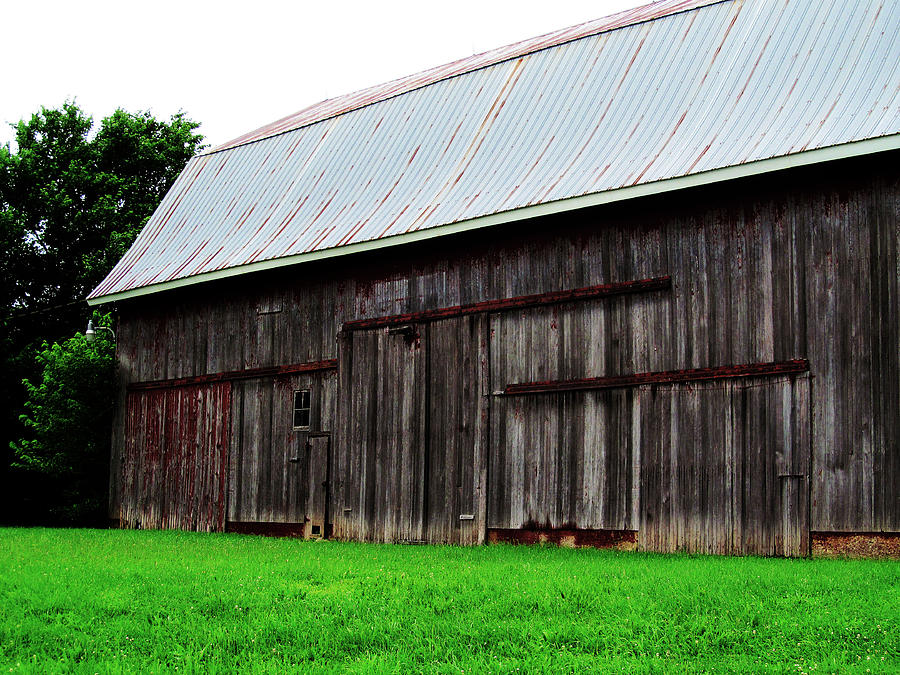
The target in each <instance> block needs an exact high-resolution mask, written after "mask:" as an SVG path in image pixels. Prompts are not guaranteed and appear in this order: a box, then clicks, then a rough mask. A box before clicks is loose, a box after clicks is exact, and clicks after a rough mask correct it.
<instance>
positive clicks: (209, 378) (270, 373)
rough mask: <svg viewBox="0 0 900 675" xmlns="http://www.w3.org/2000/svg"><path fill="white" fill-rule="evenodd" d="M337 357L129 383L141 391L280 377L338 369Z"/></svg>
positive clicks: (129, 387)
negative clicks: (287, 364) (286, 364)
mask: <svg viewBox="0 0 900 675" xmlns="http://www.w3.org/2000/svg"><path fill="white" fill-rule="evenodd" d="M336 369H337V359H326V360H324V361H310V362H307V363H295V364H292V365H289V366H270V367H265V368H245V369H243V370H229V371H226V372H222V373H211V374H209V375H194V376H192V377H179V378H176V379H171V380H151V381H148V382H132V383H130V384H129V385H128V391H141V390H147V389H170V388H172V387H184V386H188V385H193V384H209V383H212V382H233V381H234V380H250V379H253V378H257V377H278V376H284V375H296V374H297V373H313V372H317V371H322V370H336Z"/></svg>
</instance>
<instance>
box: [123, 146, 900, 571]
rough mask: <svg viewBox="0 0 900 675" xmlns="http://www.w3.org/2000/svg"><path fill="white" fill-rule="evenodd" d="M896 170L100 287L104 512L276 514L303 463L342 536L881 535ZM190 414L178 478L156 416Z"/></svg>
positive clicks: (736, 548)
mask: <svg viewBox="0 0 900 675" xmlns="http://www.w3.org/2000/svg"><path fill="white" fill-rule="evenodd" d="M898 160H900V157H898V155H897V153H887V154H885V155H884V156H882V157H878V158H867V159H865V160H848V161H843V162H835V163H831V164H826V165H822V166H819V167H813V168H810V169H797V170H793V171H788V172H783V173H781V174H778V175H776V176H773V177H765V178H757V179H746V180H743V181H738V182H736V183H733V184H730V185H728V186H717V187H715V188H698V189H696V190H692V191H688V192H685V193H683V194H679V195H678V196H677V197H673V196H667V197H665V198H647V199H644V200H640V201H638V202H629V203H628V204H627V206H608V207H599V208H596V209H592V210H588V211H585V212H579V213H577V214H567V215H563V216H554V217H551V218H550V219H548V220H547V221H538V222H535V223H525V224H516V225H512V226H509V227H507V228H502V229H499V230H497V231H494V232H491V233H490V234H489V235H487V236H486V235H485V234H484V233H479V234H478V235H476V236H474V237H473V236H472V235H460V236H458V237H456V238H455V239H454V240H453V241H452V243H447V242H443V243H442V244H441V245H440V246H435V245H429V244H424V245H417V246H409V247H403V248H399V249H397V250H396V251H391V252H390V254H384V253H382V254H378V255H369V256H364V257H362V258H361V259H360V260H357V261H355V262H354V265H353V267H352V268H351V269H349V270H344V269H339V270H336V269H335V268H334V266H332V265H328V264H320V265H310V266H308V267H304V268H298V269H296V270H291V271H290V273H284V272H276V273H271V274H262V275H260V276H259V277H258V278H257V279H255V280H254V283H253V284H252V285H251V286H250V287H248V285H247V284H246V283H245V282H243V281H242V282H240V283H229V282H220V283H219V284H218V285H215V286H213V287H211V288H205V289H203V291H202V292H193V293H185V292H181V293H179V294H177V295H172V296H171V297H169V296H167V295H162V296H160V297H159V298H158V299H154V300H152V301H151V300H142V301H139V302H138V301H136V302H126V303H122V304H121V305H120V307H119V317H120V318H119V344H120V351H119V357H120V362H121V363H122V373H123V375H124V377H125V380H126V382H127V385H126V386H127V389H128V394H127V404H126V405H125V406H123V408H122V415H121V417H120V420H119V426H118V428H117V442H116V447H117V448H125V453H124V454H123V455H122V456H120V457H117V458H116V460H115V461H114V465H113V466H114V471H113V475H114V477H115V479H116V481H118V479H119V477H120V476H121V480H122V481H124V483H121V484H120V483H116V484H114V486H113V489H112V498H113V506H112V513H113V514H114V516H115V517H121V518H122V519H123V523H124V524H130V525H135V526H141V527H165V526H184V527H199V528H205V529H219V530H221V529H233V530H239V531H274V532H284V533H291V532H294V533H298V534H299V533H304V532H306V531H307V530H308V523H307V522H306V521H305V519H306V518H307V517H308V516H310V514H312V511H313V510H314V509H315V507H314V506H312V504H311V500H313V499H314V498H315V493H316V492H317V491H318V490H319V488H320V487H321V483H322V482H325V483H327V489H326V490H325V495H323V497H324V498H325V499H327V502H328V504H327V507H319V511H324V512H327V518H328V520H327V523H328V524H329V528H333V531H332V532H330V534H332V536H335V537H338V538H348V539H364V540H379V541H434V542H453V543H475V542H481V541H484V540H485V538H486V537H487V536H490V535H491V534H493V535H494V536H495V538H496V537H500V538H502V537H503V536H509V535H510V534H511V533H510V531H513V530H525V531H526V532H528V531H535V530H546V531H551V533H550V536H551V537H552V536H553V534H552V531H553V530H562V531H564V536H571V537H573V538H578V539H579V540H581V539H583V540H584V541H587V542H590V541H593V540H597V541H604V540H609V541H618V540H621V539H622V538H624V539H626V540H627V539H629V538H630V537H633V536H635V534H636V541H637V544H638V545H639V546H640V547H642V548H646V549H650V550H664V551H667V550H676V549H677V550H694V551H706V552H714V553H739V552H740V553H746V552H753V553H763V554H803V553H805V552H808V550H809V540H808V537H809V532H810V531H814V532H815V531H820V532H897V531H898V530H900V498H898V491H897V486H898V482H900V475H898V472H900V466H898V465H900V461H898V457H900V450H898V440H897V439H898V438H900V415H898V412H897V411H898V410H900V382H898V380H900V377H898V373H900V350H898V345H900V323H898V320H897V317H898V316H900V314H898V297H900V295H898V293H900V289H898V273H897V269H898V268H897V265H898V262H897V261H898V249H900V170H898V167H900V161H898ZM548 221H549V222H548ZM476 241H477V247H476V246H474V245H473V244H474V243H475V242H476ZM648 279H649V280H655V281H651V282H643V283H630V282H635V281H638V280H648ZM591 287H593V288H591ZM548 289H550V290H548ZM572 289H587V290H582V291H577V292H575V293H565V291H571V290H572ZM551 291H552V292H551ZM560 292H561V293H560ZM607 293H611V294H607ZM540 294H544V295H543V296H541V295H540ZM533 295H538V296H539V297H537V298H534V297H532V298H530V299H529V298H527V297H526V298H525V299H524V300H523V299H522V298H523V296H533ZM516 298H518V300H510V299H516ZM477 303H482V306H480V307H479V306H477ZM472 305H476V306H475V307H472ZM466 307H469V309H467V310H466V309H462V308H466ZM404 314H407V316H402V315H404ZM397 315H401V316H397ZM806 362H808V364H809V365H808V367H807V365H806ZM292 364H300V365H296V366H293V367H291V366H292ZM745 364H746V365H748V366H753V368H745V369H741V368H739V367H737V368H735V367H734V366H741V365H745ZM760 364H763V365H760ZM765 364H780V367H779V366H775V365H765ZM724 366H729V367H731V368H723V367H724ZM754 368H755V369H756V370H754ZM303 369H306V372H298V371H301V370H303ZM688 369H721V370H713V371H712V372H710V373H699V374H697V373H695V374H693V375H692V374H691V373H671V371H684V370H688ZM640 373H649V374H651V375H648V376H646V377H633V376H634V375H635V374H640ZM653 374H656V375H655V376H654V375H653ZM739 375H740V377H739ZM584 378H599V380H597V381H593V382H591V381H587V382H585V381H584ZM615 378H620V380H616V379H615ZM693 378H697V379H693ZM701 378H702V379H701ZM179 379H184V382H183V383H182V382H179ZM204 380H209V381H208V382H204ZM155 381H158V382H155ZM154 382H155V383H154ZM523 383H550V384H544V385H543V386H541V385H537V386H533V387H530V388H529V387H520V389H519V391H521V392H522V393H508V392H510V390H512V392H515V388H514V387H512V386H511V385H516V384H523ZM553 383H557V384H556V385H555V386H554V384H553ZM157 387H158V388H161V389H163V390H164V391H165V393H160V392H159V391H158V390H157ZM229 388H230V396H229V395H228V394H227V393H225V392H227V390H228V389H229ZM300 388H310V389H311V391H312V393H313V396H312V420H311V424H310V432H298V431H294V430H292V429H291V406H292V392H293V391H295V390H297V389H300ZM163 399H165V402H163ZM163 405H168V406H170V408H173V409H174V411H172V410H170V411H169V412H164V411H163V408H162V406H163ZM213 405H215V406H218V409H217V410H212V409H211V408H210V406H213ZM147 406H151V409H152V410H155V411H156V412H155V414H150V415H148V412H147ZM152 406H155V408H153V407H152ZM179 406H180V407H179ZM198 408H199V409H200V410H201V414H200V415H199V417H200V419H201V420H202V423H199V424H197V423H192V425H193V426H191V428H190V430H189V433H188V434H187V436H188V439H189V440H191V441H193V439H194V437H195V434H196V438H197V440H196V442H195V444H194V445H192V446H191V449H190V452H191V453H196V455H194V456H195V460H194V461H198V460H196V457H199V458H200V460H199V461H198V463H197V468H196V469H195V470H193V471H185V470H183V469H182V468H181V467H182V466H183V463H184V460H182V459H181V455H179V453H185V452H186V451H185V450H184V448H183V446H181V445H179V444H178V443H175V444H174V446H173V451H170V452H171V453H172V454H171V456H169V455H166V453H165V452H162V453H159V452H158V451H157V450H156V449H155V448H156V447H157V444H165V443H167V442H169V443H171V442H172V439H173V438H174V436H173V432H169V431H161V430H160V429H159V425H170V424H175V425H179V424H182V422H180V419H181V416H183V415H189V416H192V417H196V416H197V414H196V412H195V411H196V410H197V409H198ZM210 415H211V417H210ZM148 421H149V423H148ZM217 425H218V426H217ZM221 425H225V426H226V427H227V428H228V429H227V433H224V434H223V433H222V431H221V430H220V427H221ZM167 428H168V426H167ZM175 433H176V434H177V433H178V432H175ZM312 435H319V438H324V439H325V441H326V445H327V450H326V451H325V453H327V458H326V457H325V455H324V454H322V455H321V456H320V457H319V458H318V462H316V461H313V460H312V458H313V457H314V453H315V449H314V447H313V446H310V447H309V448H307V443H308V437H309V436H312ZM326 435H327V436H326ZM329 438H330V442H329ZM319 442H321V441H316V443H319ZM141 447H143V448H145V450H144V454H143V456H144V457H145V459H144V460H143V461H144V465H141V464H138V463H137V462H136V461H130V460H129V457H130V455H131V454H132V453H135V452H137V450H136V449H137V448H141ZM149 448H154V450H152V451H151V450H149ZM223 452H224V453H225V454H226V455H227V459H226V458H225V457H223V456H222V454H221V453H223ZM295 457H296V458H299V460H300V461H299V462H297V463H291V459H293V458H295ZM154 461H156V462H160V461H164V462H166V463H169V464H171V465H172V466H173V467H177V468H176V469H174V473H173V469H171V468H170V469H169V470H168V471H169V473H168V475H167V476H163V475H161V474H159V473H158V470H157V472H156V473H154V471H153V470H152V468H151V465H152V464H153V462H154ZM317 463H318V465H316V464H317ZM316 472H319V475H318V476H317V477H316ZM226 474H227V476H226ZM317 481H318V482H317ZM188 483H189V484H190V485H188ZM163 485H166V486H168V487H162V486H163ZM223 485H227V489H224V488H223ZM179 490H180V491H184V492H186V493H188V494H190V495H192V497H191V498H190V499H184V498H174V497H170V496H169V495H170V493H171V494H177V493H178V491H179ZM167 491H168V492H167ZM119 514H121V516H120V515H119ZM133 514H137V515H133ZM324 516H325V514H324V513H321V514H313V517H318V518H320V519H322V518H324ZM466 516H472V519H471V520H463V519H461V517H463V518H465V517H466ZM253 524H256V525H257V526H256V527H254V526H253ZM270 524H273V525H270ZM584 530H587V532H580V531H584ZM598 531H601V532H598ZM602 531H607V532H602ZM323 533H324V530H323ZM544 534H547V532H544Z"/></svg>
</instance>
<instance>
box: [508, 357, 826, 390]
mask: <svg viewBox="0 0 900 675" xmlns="http://www.w3.org/2000/svg"><path fill="white" fill-rule="evenodd" d="M807 371H809V361H807V360H806V359H794V360H791V361H779V362H774V363H746V364H743V365H736V366H716V367H714V368H692V369H689V370H665V371H659V372H651V373H634V374H631V375H611V376H608V377H586V378H582V379H576V380H556V381H552V382H522V383H517V384H508V385H506V389H504V390H503V393H504V394H507V395H516V394H544V393H553V392H560V391H584V390H588V389H624V388H626V387H639V386H641V385H644V384H678V383H684V382H703V381H705V380H722V379H734V378H739V377H766V376H772V375H796V374H799V373H805V372H807Z"/></svg>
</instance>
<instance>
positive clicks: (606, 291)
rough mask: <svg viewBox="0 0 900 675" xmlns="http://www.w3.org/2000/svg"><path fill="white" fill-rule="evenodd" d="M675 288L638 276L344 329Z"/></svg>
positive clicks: (399, 316)
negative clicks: (629, 279)
mask: <svg viewBox="0 0 900 675" xmlns="http://www.w3.org/2000/svg"><path fill="white" fill-rule="evenodd" d="M671 288H672V277H670V276H664V277H653V278H651V279H636V280H633V281H619V282H615V283H610V284H599V285H597V286H585V287H583V288H572V289H569V290H565V291H553V292H550V293H538V294H536V295H520V296H517V297H512V298H501V299H499V300H485V301H483V302H473V303H471V304H468V305H455V306H453V307H442V308H440V309H428V310H424V311H422V312H410V313H408V314H392V315H389V316H379V317H375V318H372V319H357V320H355V321H345V322H344V325H343V329H342V330H343V331H344V332H352V331H358V330H366V329H370V328H386V327H391V326H399V325H403V324H414V323H422V322H425V321H440V320H441V319H452V318H455V317H459V316H469V315H471V314H484V313H488V312H501V311H504V310H509V309H523V308H526V307H540V306H541V305H556V304H561V303H566V302H576V301H579V300H593V299H595V298H608V297H612V296H616V295H628V294H631V293H647V292H650V291H665V290H669V289H671Z"/></svg>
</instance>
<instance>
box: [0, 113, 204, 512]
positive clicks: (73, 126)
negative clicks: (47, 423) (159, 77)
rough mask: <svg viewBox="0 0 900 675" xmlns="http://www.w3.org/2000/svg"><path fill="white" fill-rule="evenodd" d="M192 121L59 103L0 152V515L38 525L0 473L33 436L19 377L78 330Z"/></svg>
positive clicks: (35, 374) (192, 130)
mask: <svg viewBox="0 0 900 675" xmlns="http://www.w3.org/2000/svg"><path fill="white" fill-rule="evenodd" d="M198 126H199V125H198V124H197V123H196V122H193V121H191V120H190V119H188V118H187V117H186V116H185V115H184V114H182V113H179V114H177V115H174V116H172V117H171V118H170V119H169V120H168V121H160V120H157V119H155V118H154V117H153V116H152V115H151V114H150V113H149V112H139V113H130V112H126V111H123V110H117V111H116V112H115V113H113V114H112V115H110V116H109V117H106V118H105V119H103V120H102V121H101V122H100V124H99V125H95V124H94V123H93V120H92V118H91V117H90V116H88V115H86V114H85V113H84V112H83V111H82V110H81V109H80V108H79V107H78V106H77V105H76V104H75V103H74V102H66V103H64V104H63V105H62V106H61V107H59V108H42V109H41V111H40V112H39V113H36V114H34V115H32V117H31V119H29V120H23V121H21V122H19V123H18V124H17V125H16V127H15V128H16V134H15V141H14V142H13V143H12V144H11V145H6V146H0V247H2V248H0V302H2V305H3V309H2V312H0V320H2V322H3V335H2V337H0V406H2V408H3V415H4V416H5V417H6V419H2V418H0V429H2V430H3V431H0V450H2V449H6V448H10V451H9V454H7V455H6V456H5V457H0V499H3V497H6V503H5V504H0V509H2V511H0V520H7V521H8V520H23V519H25V520H28V519H31V520H34V519H35V518H36V519H38V520H40V519H44V520H46V518H45V514H42V513H40V512H39V510H38V511H34V507H35V504H40V500H39V499H35V500H34V503H32V502H31V501H30V494H31V492H34V491H35V490H38V491H42V488H41V487H40V486H37V487H35V486H33V485H26V482H24V481H23V480H22V476H16V477H12V476H10V475H9V471H8V467H9V464H10V461H11V459H12V454H11V453H12V450H11V448H12V445H11V443H12V441H13V440H16V448H20V449H21V448H24V447H25V445H23V443H24V441H27V440H29V439H30V438H31V437H30V436H29V434H34V433H35V432H36V430H35V428H33V427H28V428H25V429H23V428H22V427H21V426H20V425H19V423H18V416H19V414H20V413H21V412H22V410H23V407H22V406H23V403H24V397H25V390H24V389H23V387H22V381H23V380H24V379H27V380H29V381H31V382H36V381H37V380H38V379H39V377H40V376H41V372H42V369H43V368H44V362H42V361H40V360H39V359H38V358H37V356H38V354H39V353H40V354H43V353H44V352H45V350H44V348H43V347H42V345H43V343H44V342H47V343H48V344H50V345H52V344H53V343H54V342H60V341H63V340H67V339H68V338H69V336H71V335H72V334H73V333H74V331H75V330H76V329H77V328H81V327H83V326H84V325H86V323H87V319H88V317H89V310H88V308H87V306H86V305H85V303H84V298H85V296H86V295H87V294H88V293H89V292H90V291H91V290H92V289H93V288H94V287H95V286H96V285H97V284H98V283H99V282H100V281H102V279H103V278H104V277H105V276H106V274H107V273H108V272H109V271H110V269H111V268H112V266H113V265H114V264H115V262H116V261H117V260H118V259H119V258H120V257H121V256H122V254H123V253H124V252H125V251H126V250H127V248H128V247H129V246H130V245H131V243H132V242H133V241H134V238H135V237H136V236H137V234H138V232H139V231H140V230H141V228H142V227H143V226H144V224H145V223H146V222H147V219H148V218H149V217H150V215H151V214H152V213H153V211H154V209H155V208H156V206H157V205H158V204H159V201H160V200H161V199H162V197H163V195H164V194H165V192H166V190H168V188H169V187H170V186H171V184H172V183H173V182H174V180H175V178H176V177H177V176H178V174H179V173H180V172H181V170H182V169H183V168H184V165H185V164H186V163H187V161H188V159H190V158H191V157H192V156H193V155H195V154H196V153H197V151H198V150H200V149H201V148H202V147H203V146H202V140H203V137H202V136H201V135H199V134H198V133H196V130H197V127H198ZM104 432H105V433H106V430H104ZM20 436H21V437H22V438H19V437H20ZM107 436H108V433H107ZM20 464H21V463H20ZM17 471H19V469H17ZM29 471H30V473H31V474H33V473H34V471H35V470H34V469H31V470H29ZM4 483H5V485H4ZM26 501H28V505H26V504H25V502H26ZM25 511H28V513H27V514H25ZM23 514H25V515H23Z"/></svg>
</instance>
